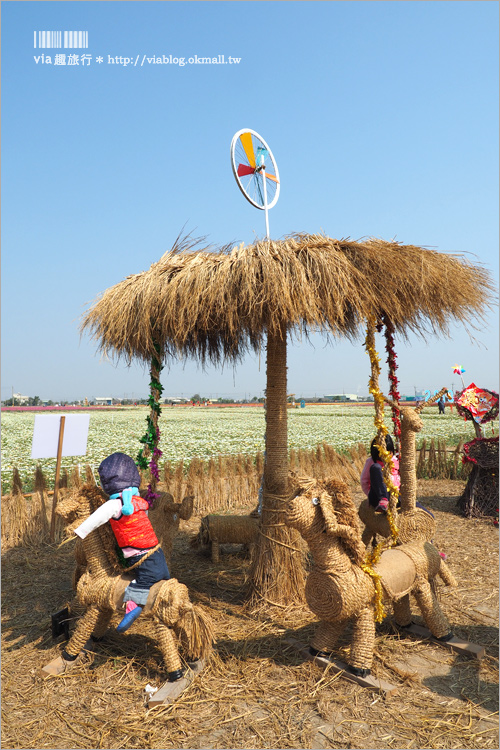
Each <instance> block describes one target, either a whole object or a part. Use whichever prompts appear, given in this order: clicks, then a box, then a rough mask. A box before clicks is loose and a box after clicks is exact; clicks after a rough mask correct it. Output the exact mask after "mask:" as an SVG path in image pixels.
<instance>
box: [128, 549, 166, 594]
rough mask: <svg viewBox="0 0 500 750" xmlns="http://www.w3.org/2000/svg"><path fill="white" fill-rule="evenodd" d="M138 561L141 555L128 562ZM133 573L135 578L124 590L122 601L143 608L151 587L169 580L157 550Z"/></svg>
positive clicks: (163, 557)
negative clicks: (131, 602) (133, 603)
mask: <svg viewBox="0 0 500 750" xmlns="http://www.w3.org/2000/svg"><path fill="white" fill-rule="evenodd" d="M140 559H141V555H137V557H130V558H129V561H132V562H136V561H137V560H140ZM134 573H135V578H134V580H133V581H132V583H129V585H128V586H127V588H126V589H125V595H124V597H123V601H124V602H128V601H133V602H135V603H136V604H139V605H140V606H142V607H143V606H144V605H145V604H146V601H147V599H148V594H149V589H150V588H151V586H152V585H153V584H154V583H158V581H163V580H165V581H168V579H169V578H170V572H169V570H168V565H167V561H166V560H165V555H164V554H163V550H161V549H157V550H156V552H153V554H152V555H151V556H150V557H148V558H147V559H146V560H144V562H143V563H142V564H141V565H139V566H138V567H137V568H135V569H134Z"/></svg>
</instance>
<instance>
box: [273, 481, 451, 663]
mask: <svg viewBox="0 0 500 750" xmlns="http://www.w3.org/2000/svg"><path fill="white" fill-rule="evenodd" d="M286 523H287V524H288V525H289V526H291V527H292V528H294V529H297V530H298V531H299V533H300V534H301V536H302V537H303V538H304V539H305V541H306V542H307V544H308V545H309V549H310V551H311V554H312V556H313V560H314V565H313V569H312V571H311V572H310V573H309V576H308V578H307V582H306V591H305V595H306V600H307V603H308V605H309V607H310V609H311V610H312V611H313V612H314V614H315V615H317V616H318V617H319V619H320V622H319V624H318V626H317V629H316V632H315V634H314V637H313V639H312V642H311V654H314V655H317V654H319V655H323V654H325V653H326V654H330V652H332V650H333V649H334V647H335V644H336V643H337V641H338V639H339V637H340V635H341V634H342V632H343V630H344V628H345V627H346V625H347V623H348V622H349V621H351V620H352V621H353V632H352V641H351V649H350V657H349V668H350V670H351V671H352V672H353V673H354V674H357V675H367V674H369V672H370V668H371V664H372V658H373V646H374V639H375V614H376V611H375V610H376V585H375V583H374V578H373V577H372V575H370V574H369V573H368V572H367V571H366V566H364V563H363V560H364V556H365V552H366V548H365V546H364V544H363V543H362V541H361V535H360V531H359V527H358V520H357V515H356V509H355V507H354V503H353V502H352V499H351V496H350V494H349V490H348V487H347V485H346V484H345V483H344V482H342V481H339V480H335V479H327V480H321V481H317V480H314V479H309V478H297V477H295V476H292V479H291V494H290V499H289V500H288V503H287V506H286ZM373 571H374V572H375V576H376V577H380V578H379V580H380V581H381V585H382V591H383V600H384V602H392V605H393V609H394V616H395V620H396V623H397V624H398V625H400V626H403V627H404V626H408V625H410V624H411V619H412V616H411V609H410V596H409V595H410V593H411V594H413V595H414V596H415V598H416V600H417V603H418V605H419V607H420V610H421V612H422V615H423V617H424V620H425V623H426V625H427V627H428V628H429V630H430V631H431V633H432V634H433V635H434V636H435V637H436V638H439V639H441V640H443V641H447V640H449V639H450V638H451V637H452V633H451V632H450V626H449V624H448V621H447V619H446V617H445V615H444V614H443V612H442V610H441V608H440V606H439V603H438V601H437V599H436V596H435V594H434V592H433V588H432V586H431V582H432V581H433V580H434V579H435V577H436V576H437V575H440V576H441V577H442V578H443V580H444V582H445V583H446V584H447V585H453V584H454V583H455V581H454V579H453V577H452V576H450V575H449V574H448V571H447V570H446V569H444V568H443V565H442V560H441V557H440V556H439V552H438V551H437V550H436V548H435V547H434V546H433V545H432V544H429V543H428V542H425V543H424V542H420V543H415V542H414V543H413V544H405V545H402V546H400V547H397V548H393V549H390V550H387V551H385V552H383V553H382V556H381V558H380V561H379V562H378V563H377V564H376V565H375V566H374V567H373V570H372V572H373Z"/></svg>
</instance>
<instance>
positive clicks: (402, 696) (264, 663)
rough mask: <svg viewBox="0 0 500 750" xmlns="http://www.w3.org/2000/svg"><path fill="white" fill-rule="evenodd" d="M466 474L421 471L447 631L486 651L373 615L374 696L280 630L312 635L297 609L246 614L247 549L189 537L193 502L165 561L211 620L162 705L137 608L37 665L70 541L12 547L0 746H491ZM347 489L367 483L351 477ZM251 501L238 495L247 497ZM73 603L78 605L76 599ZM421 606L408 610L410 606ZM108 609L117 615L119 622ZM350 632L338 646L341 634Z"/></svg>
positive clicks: (492, 614) (487, 618) (493, 612)
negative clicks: (457, 477)
mask: <svg viewBox="0 0 500 750" xmlns="http://www.w3.org/2000/svg"><path fill="white" fill-rule="evenodd" d="M463 487H464V482H463V481H451V480H419V488H418V493H419V497H420V498H421V499H423V502H424V503H425V504H426V505H427V506H428V507H429V508H430V509H432V510H433V512H435V514H436V517H437V523H438V533H437V535H436V539H435V541H436V543H437V545H438V546H439V548H440V549H441V550H443V551H444V552H446V554H447V555H448V561H449V564H450V566H451V568H452V570H453V572H454V573H455V575H456V577H457V579H458V580H459V587H458V589H450V590H445V589H444V588H440V596H441V601H442V604H443V606H444V609H445V611H446V612H447V614H448V616H449V619H450V620H451V623H452V625H453V627H454V630H455V632H456V633H457V634H458V635H460V636H463V637H464V638H467V639H469V640H471V641H474V642H475V643H480V644H482V645H483V646H485V647H486V653H487V656H486V658H485V659H484V660H483V661H482V662H478V661H476V660H473V659H470V658H467V657H466V656H462V655H460V656H459V655H456V654H453V653H451V652H450V651H448V650H447V649H445V648H444V647H439V646H437V645H432V644H430V643H428V642H422V641H419V640H418V639H416V638H415V637H401V636H400V635H399V634H398V633H397V632H395V630H394V629H393V628H392V626H391V623H390V618H388V619H387V620H386V621H384V622H383V623H382V625H381V626H378V631H377V632H378V637H377V643H376V652H375V662H374V669H373V671H374V673H375V674H376V675H377V676H378V677H380V678H383V679H385V680H387V681H389V682H392V683H398V684H399V685H400V686H401V689H400V693H399V695H397V696H393V697H392V698H389V699H384V698H382V697H380V696H379V695H377V694H375V693H374V692H372V691H370V690H367V689H363V688H361V687H358V686H357V685H354V684H351V683H348V682H346V681H344V680H342V679H340V678H339V677H338V676H335V675H333V674H331V673H329V672H328V671H327V672H325V673H323V672H322V671H321V670H320V669H319V668H318V667H316V666H314V665H313V664H311V663H310V662H305V663H304V662H302V661H301V660H300V658H299V657H298V656H297V654H296V653H295V652H293V651H292V650H291V649H290V648H289V647H287V646H286V644H285V642H284V638H285V637H286V635H287V634H292V633H293V634H295V635H296V636H298V637H299V638H300V639H301V640H303V641H304V642H307V640H308V638H309V636H310V634H311V632H312V629H313V627H314V625H313V623H314V618H313V617H312V616H311V615H310V613H309V612H308V611H307V610H300V611H299V610H296V609H290V610H288V611H279V610H277V611H275V613H274V614H273V615H272V616H271V615H268V616H267V617H263V618H262V619H256V618H252V617H251V616H250V615H249V613H248V612H246V611H245V609H244V606H243V595H242V591H243V587H244V583H245V578H246V575H247V572H248V569H249V561H248V560H247V559H246V558H245V557H244V556H243V554H242V552H241V550H240V549H239V548H237V547H233V548H229V549H228V550H226V553H225V554H223V555H222V556H221V561H220V563H219V564H216V565H214V564H212V563H211V561H210V559H209V557H207V556H206V555H203V554H200V553H199V552H195V551H194V550H193V549H192V548H191V547H190V545H189V540H190V537H191V536H192V534H194V533H195V532H196V531H197V530H198V528H199V522H200V518H199V517H195V518H192V519H191V520H190V521H189V522H181V532H180V534H179V536H178V537H177V540H176V543H175V547H174V554H173V559H172V569H173V574H174V575H176V576H177V577H178V578H179V579H180V580H181V581H183V582H184V583H186V584H187V585H188V586H189V589H190V593H191V598H192V599H193V601H196V602H198V603H200V604H201V605H203V606H205V607H207V608H208V609H209V611H210V613H211V615H212V617H213V619H214V621H215V625H216V633H217V644H216V648H215V651H214V653H213V655H212V657H211V659H210V661H209V663H208V665H207V666H206V668H205V670H204V672H203V673H202V674H201V675H199V676H198V677H197V678H196V679H195V681H194V682H193V684H192V685H191V686H190V688H189V689H188V690H187V691H186V692H185V693H184V694H183V695H182V696H181V698H180V699H178V701H177V702H176V703H175V704H174V705H171V706H165V707H157V708H153V709H149V710H148V709H147V708H146V707H145V705H144V702H143V694H144V688H145V686H146V685H147V684H148V683H149V684H151V685H155V686H158V685H160V684H161V682H162V680H163V675H162V673H161V669H160V667H159V652H158V651H157V649H156V647H155V645H154V642H153V641H151V640H149V638H148V633H147V622H146V621H144V622H141V620H140V618H139V620H138V622H137V624H136V625H135V626H134V627H133V628H132V629H131V631H129V632H127V633H126V634H124V635H122V636H119V635H117V634H116V633H115V632H114V631H113V630H111V631H109V635H108V636H107V637H106V640H105V641H104V642H103V643H102V644H99V647H98V648H97V649H96V651H95V653H94V654H93V655H91V656H90V657H89V659H88V663H87V664H84V665H82V666H80V667H78V668H76V669H75V671H74V672H71V673H69V674H67V675H63V676H61V677H54V678H50V677H49V678H45V679H42V678H41V677H40V676H39V675H38V669H39V667H41V666H43V665H44V664H46V663H47V662H49V661H50V660H51V659H53V658H54V657H55V656H57V655H58V654H59V652H60V648H61V645H60V644H57V643H54V641H53V640H52V637H51V632H50V614H51V613H53V612H55V611H56V610H58V609H60V608H62V607H63V606H64V605H65V604H67V603H68V602H71V601H72V599H73V592H72V591H71V572H72V567H73V559H72V555H73V543H68V544H65V545H63V546H62V547H60V548H59V549H55V548H54V547H50V546H45V547H42V548H36V547H32V548H29V547H27V546H26V545H25V546H23V547H15V548H11V549H9V550H7V551H6V552H5V554H4V557H3V565H2V652H3V656H2V710H3V722H2V743H3V744H2V746H3V747H4V748H44V747H45V748H47V747H48V748H490V747H498V531H497V528H495V526H494V525H493V523H492V521H491V519H473V520H466V519H464V518H461V517H460V516H459V515H457V511H456V500H457V497H458V496H459V495H460V493H461V492H462V489H463ZM355 497H356V500H357V502H360V501H361V499H362V497H361V495H360V494H359V492H356V495H355ZM253 506H254V503H252V504H251V505H248V506H241V507H239V508H233V509H232V512H242V513H243V512H248V511H249V510H251V508H252V507H253ZM77 612H78V610H75V614H77ZM416 619H417V621H418V619H419V618H418V617H417V618H416ZM113 624H116V623H113ZM344 647H345V646H344Z"/></svg>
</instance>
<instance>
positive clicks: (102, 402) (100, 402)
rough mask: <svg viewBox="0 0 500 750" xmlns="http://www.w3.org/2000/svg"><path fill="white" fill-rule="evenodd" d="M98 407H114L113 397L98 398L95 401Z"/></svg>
mask: <svg viewBox="0 0 500 750" xmlns="http://www.w3.org/2000/svg"><path fill="white" fill-rule="evenodd" d="M95 403H96V406H112V405H113V399H112V397H111V396H106V397H103V396H101V397H98V398H96V399H95Z"/></svg>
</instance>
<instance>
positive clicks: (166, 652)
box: [154, 617, 182, 682]
mask: <svg viewBox="0 0 500 750" xmlns="http://www.w3.org/2000/svg"><path fill="white" fill-rule="evenodd" d="M154 623H155V628H156V635H157V638H158V646H159V647H160V651H161V653H162V656H163V661H164V663H165V667H166V669H167V672H168V679H169V680H170V682H174V681H175V680H178V679H180V678H181V677H182V669H181V667H182V664H181V659H180V656H179V651H178V650H177V645H176V642H175V638H174V634H173V632H172V631H171V629H170V628H169V627H167V625H165V623H163V622H162V621H161V620H159V619H158V618H157V617H155V618H154Z"/></svg>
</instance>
